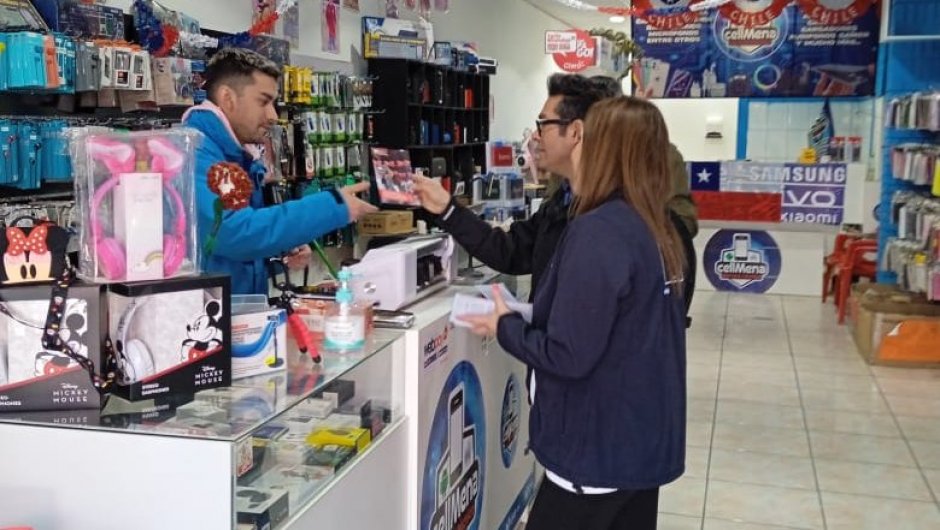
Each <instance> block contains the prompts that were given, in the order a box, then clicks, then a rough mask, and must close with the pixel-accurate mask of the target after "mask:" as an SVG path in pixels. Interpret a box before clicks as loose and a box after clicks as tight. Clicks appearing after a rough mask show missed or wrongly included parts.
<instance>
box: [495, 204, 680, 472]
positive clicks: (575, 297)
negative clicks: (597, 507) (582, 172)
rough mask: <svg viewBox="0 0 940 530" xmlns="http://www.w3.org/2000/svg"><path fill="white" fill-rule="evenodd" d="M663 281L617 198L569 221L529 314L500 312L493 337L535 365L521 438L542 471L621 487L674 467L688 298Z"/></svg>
mask: <svg viewBox="0 0 940 530" xmlns="http://www.w3.org/2000/svg"><path fill="white" fill-rule="evenodd" d="M666 289H667V286H666V283H665V277H664V271H663V265H662V260H661V258H660V253H659V250H658V247H657V245H656V242H655V240H654V239H653V236H652V234H651V233H650V231H649V230H648V229H647V227H646V225H645V224H644V222H643V220H642V219H641V218H640V216H639V215H638V214H637V213H636V211H635V210H634V209H633V208H632V207H630V206H629V205H627V203H626V202H624V201H623V200H618V199H614V200H611V201H608V202H606V203H605V204H603V205H602V206H600V207H598V208H597V209H595V210H593V211H591V212H589V213H587V214H585V215H582V216H579V217H576V218H575V219H574V220H572V221H571V222H570V223H569V225H568V229H567V231H566V233H565V235H564V236H563V238H562V241H561V243H560V244H559V247H558V251H557V252H556V253H555V256H554V257H553V258H552V261H551V263H550V264H549V268H548V271H547V272H546V273H545V277H544V278H543V280H542V282H541V285H540V286H539V288H538V290H537V292H536V293H535V301H534V308H533V318H532V324H531V325H529V324H526V322H525V321H524V320H523V319H522V317H520V316H519V315H517V314H510V315H506V316H504V317H502V318H501V319H500V321H499V329H498V339H499V343H500V345H501V346H502V347H503V349H505V350H506V351H507V352H508V353H510V354H511V355H512V356H514V357H516V358H518V359H519V360H521V361H522V362H524V363H526V364H527V365H528V366H529V367H531V368H533V369H534V370H535V374H536V379H535V381H536V385H535V402H534V404H533V406H532V411H531V414H530V418H529V437H530V448H531V449H532V451H533V452H534V453H535V455H536V457H537V458H538V460H539V462H540V463H541V464H542V465H544V466H545V468H546V469H548V470H550V471H552V472H554V473H556V474H557V475H559V476H561V477H562V478H564V479H567V480H570V481H571V482H573V483H574V484H576V485H579V486H591V487H602V488H616V489H620V490H640V489H649V488H654V487H658V486H661V485H663V484H666V483H669V482H671V481H673V480H675V479H676V478H678V477H679V476H680V475H682V473H683V471H684V468H685V408H686V405H685V399H686V391H685V307H684V301H683V299H682V297H680V296H674V295H673V294H666V292H665V291H666Z"/></svg>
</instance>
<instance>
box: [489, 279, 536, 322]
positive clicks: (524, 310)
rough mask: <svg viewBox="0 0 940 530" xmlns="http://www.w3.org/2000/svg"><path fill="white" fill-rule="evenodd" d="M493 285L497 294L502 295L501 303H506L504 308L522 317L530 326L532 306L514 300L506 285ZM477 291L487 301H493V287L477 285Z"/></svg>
mask: <svg viewBox="0 0 940 530" xmlns="http://www.w3.org/2000/svg"><path fill="white" fill-rule="evenodd" d="M494 285H496V286H497V288H498V289H499V293H500V294H501V295H503V301H504V302H506V307H508V308H509V310H510V311H514V312H516V313H519V314H520V315H522V318H523V319H524V320H525V321H526V322H528V323H529V324H531V323H532V304H526V303H524V302H520V301H519V300H516V297H515V296H513V295H512V293H511V292H509V288H508V287H506V284H503V283H500V284H494ZM477 290H479V291H480V293H481V294H482V295H483V296H485V297H486V299H487V300H492V299H493V285H478V286H477Z"/></svg>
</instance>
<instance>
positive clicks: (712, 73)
mask: <svg viewBox="0 0 940 530" xmlns="http://www.w3.org/2000/svg"><path fill="white" fill-rule="evenodd" d="M694 1H695V0H636V1H635V2H634V7H636V8H637V9H640V10H645V11H646V14H644V15H643V16H638V17H634V18H633V38H634V40H636V42H637V43H638V44H639V45H640V46H642V47H643V50H644V56H643V58H642V59H640V61H639V62H638V63H637V64H636V65H635V66H634V69H633V81H634V90H635V93H636V94H637V95H639V96H642V97H647V98H701V97H774V96H778V97H801V96H802V97H806V96H817V97H826V96H867V95H871V94H873V93H874V88H875V63H876V59H877V53H878V32H879V11H880V8H879V6H878V0H795V1H791V0H732V1H731V2H728V3H727V4H724V5H722V6H721V7H719V8H711V9H706V10H703V11H700V12H691V11H689V10H688V7H689V5H690V4H693V3H694Z"/></svg>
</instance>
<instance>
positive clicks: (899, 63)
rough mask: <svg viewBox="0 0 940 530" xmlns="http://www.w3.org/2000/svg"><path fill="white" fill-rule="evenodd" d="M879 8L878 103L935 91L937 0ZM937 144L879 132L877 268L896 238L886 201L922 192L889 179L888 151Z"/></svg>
mask: <svg viewBox="0 0 940 530" xmlns="http://www.w3.org/2000/svg"><path fill="white" fill-rule="evenodd" d="M881 9H882V20H883V21H882V26H881V27H882V30H881V46H880V49H879V53H878V71H879V73H878V85H877V93H878V95H879V96H881V97H882V100H883V101H882V104H883V105H886V104H887V102H888V101H890V100H891V99H892V98H895V97H899V96H903V95H906V94H911V93H913V92H918V91H924V90H938V89H940V0H884V2H883V3H882V6H881ZM938 141H940V134H938V133H936V132H930V131H921V130H911V129H895V128H892V127H887V126H886V128H885V132H884V141H883V156H882V168H883V170H882V179H881V182H882V185H881V204H880V206H879V210H878V217H879V221H880V227H879V233H878V249H879V263H881V262H882V261H881V255H882V253H883V252H884V250H885V248H886V243H887V241H888V239H889V238H891V237H896V236H897V234H898V227H897V225H896V224H895V223H894V222H893V221H892V219H891V197H892V196H893V195H894V193H895V192H896V191H899V190H919V191H927V187H925V186H916V185H913V184H911V183H909V182H906V181H902V180H898V179H896V178H894V175H892V171H891V150H892V148H894V147H895V146H897V145H899V144H903V143H907V142H917V143H937V142H938ZM896 280H897V278H896V275H895V274H894V273H892V272H889V271H884V270H879V272H878V281H879V282H881V283H894V282H896Z"/></svg>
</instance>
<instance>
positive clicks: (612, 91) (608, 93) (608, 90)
mask: <svg viewBox="0 0 940 530" xmlns="http://www.w3.org/2000/svg"><path fill="white" fill-rule="evenodd" d="M591 83H593V84H594V87H595V88H596V89H597V90H598V91H600V93H601V94H603V98H604V99H607V98H618V97H620V96H622V95H623V85H621V84H620V81H618V80H616V79H614V78H613V77H608V76H606V75H595V76H594V77H592V78H591Z"/></svg>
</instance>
